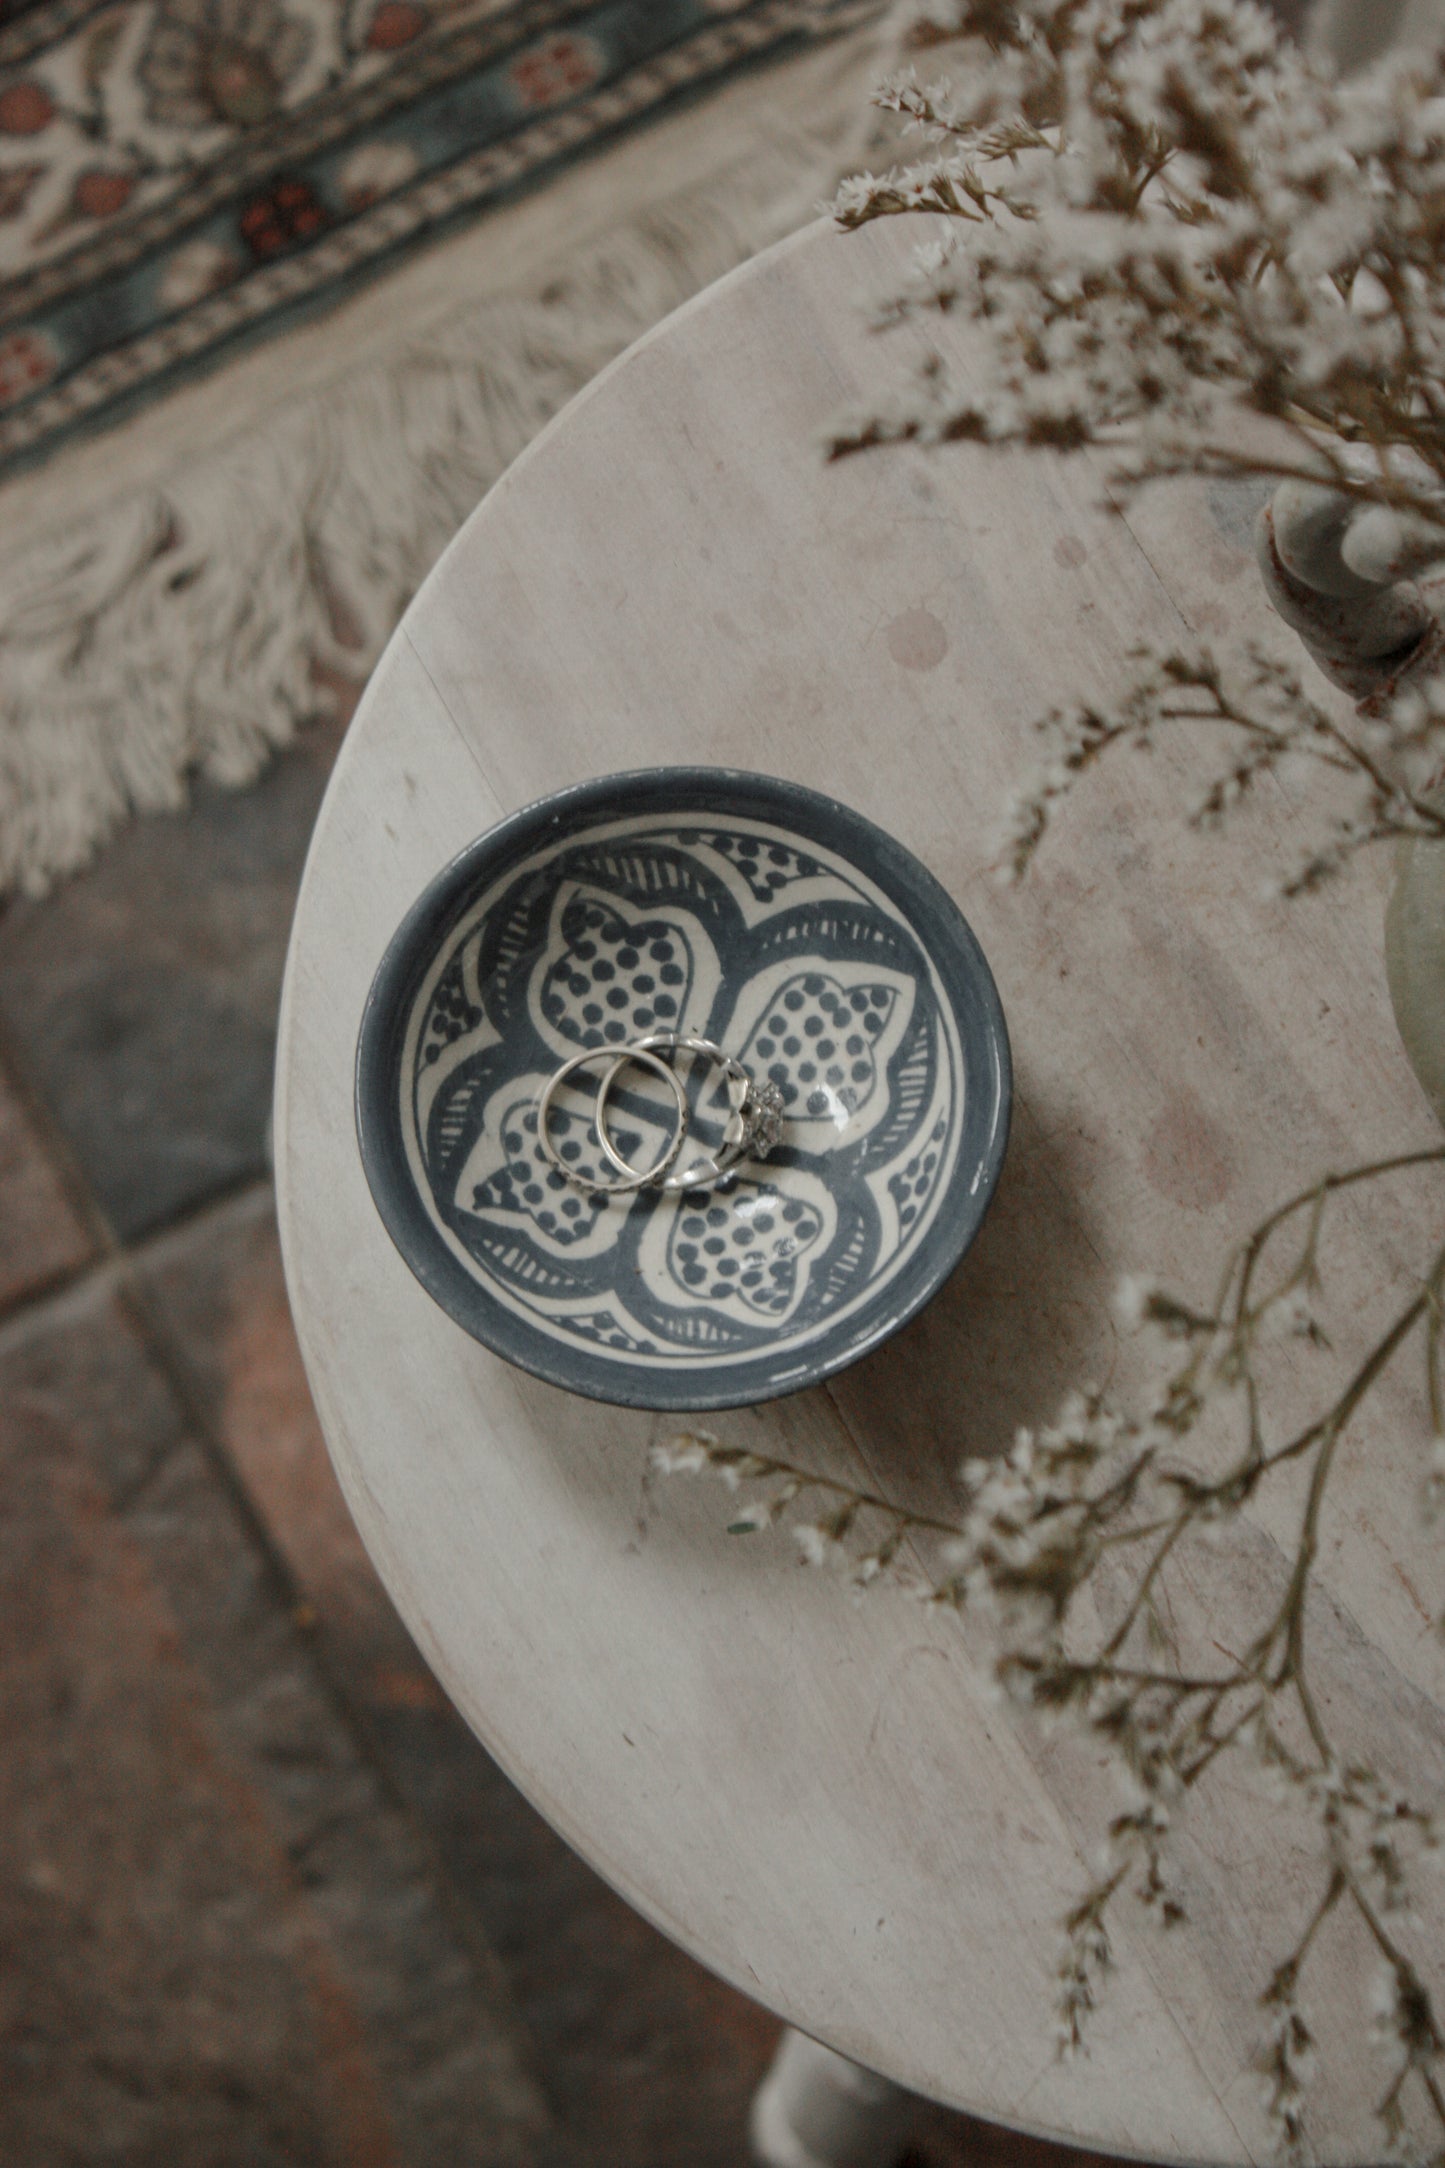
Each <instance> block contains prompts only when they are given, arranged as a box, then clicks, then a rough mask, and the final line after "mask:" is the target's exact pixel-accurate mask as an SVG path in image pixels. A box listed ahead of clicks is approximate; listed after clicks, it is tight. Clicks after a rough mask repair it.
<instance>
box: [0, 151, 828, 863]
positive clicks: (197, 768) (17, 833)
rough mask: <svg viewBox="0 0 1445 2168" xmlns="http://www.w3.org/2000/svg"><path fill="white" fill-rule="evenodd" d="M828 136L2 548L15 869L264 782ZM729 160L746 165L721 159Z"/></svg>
mask: <svg viewBox="0 0 1445 2168" xmlns="http://www.w3.org/2000/svg"><path fill="white" fill-rule="evenodd" d="M839 160H840V151H839V146H838V143H837V140H836V137H834V138H833V139H831V140H815V139H809V138H807V137H801V136H800V138H799V139H798V140H797V142H796V143H782V142H778V143H772V144H769V145H768V146H766V147H765V148H763V149H762V150H761V151H760V149H759V147H758V146H757V145H756V144H755V145H753V146H752V147H751V149H750V152H749V156H748V158H747V159H746V160H745V161H741V162H740V163H739V164H738V165H737V166H736V167H731V168H730V169H729V170H728V171H727V173H726V175H725V176H718V175H715V176H713V178H712V179H711V180H710V181H709V183H708V184H707V185H706V186H705V187H702V188H699V189H697V190H696V191H695V192H694V193H692V194H685V195H680V196H678V197H677V198H675V199H673V200H672V201H671V202H670V203H669V204H667V205H666V206H665V207H663V208H654V209H652V210H651V211H649V212H648V213H647V214H646V215H645V216H643V217H641V218H639V219H637V220H636V221H635V222H634V223H632V224H631V225H629V226H625V227H623V228H622V229H620V230H619V231H618V232H617V233H615V234H614V235H612V236H610V237H609V238H608V239H607V240H606V241H605V243H603V244H602V245H600V246H599V247H597V248H596V249H595V250H592V251H590V252H588V253H587V254H586V256H585V257H580V258H579V259H578V260H576V261H572V262H563V263H561V264H560V265H559V266H558V267H557V268H556V270H555V272H554V275H553V276H552V277H551V279H550V280H549V281H548V282H547V283H546V284H545V285H544V286H542V287H541V288H540V290H539V291H535V292H533V293H531V294H530V295H525V296H512V297H503V298H494V299H491V300H488V301H486V302H484V303H479V304H475V305H474V306H472V307H471V308H469V309H465V310H462V311H460V312H458V313H457V314H455V315H454V316H452V317H451V318H449V319H448V320H446V321H445V322H444V323H443V324H442V325H441V326H440V327H438V328H436V329H433V330H431V331H430V332H429V333H428V334H427V335H426V337H425V338H423V339H421V340H418V341H417V342H415V343H411V344H407V345H405V346H403V347H402V348H401V349H400V350H399V351H397V352H395V353H393V354H392V355H390V356H389V357H387V358H386V359H385V360H384V361H382V362H374V363H372V364H370V365H368V366H366V367H363V368H360V369H358V370H357V371H356V372H355V373H354V374H352V375H350V376H348V377H343V378H342V379H341V380H340V381H339V382H338V383H336V384H334V385H331V386H329V387H328V388H327V389H326V390H325V392H324V393H318V394H315V395H311V396H308V397H307V398H305V399H304V400H301V401H298V402H297V404H296V406H295V407H294V408H293V409H292V410H290V411H289V412H286V413H284V414H283V415H282V417H281V418H280V419H279V420H278V421H276V422H275V423H273V424H271V425H269V426H268V427H267V428H266V429H265V430H264V431H253V432H251V433H249V434H247V435H245V436H243V437H241V438H239V439H237V440H236V441H234V442H231V443H229V444H227V445H225V446H224V447H222V448H221V449H220V450H218V451H217V452H215V453H214V454H211V455H208V456H207V457H205V458H203V459H201V460H198V461H196V462H194V463H192V464H190V465H189V466H187V467H186V468H185V469H184V470H182V471H179V472H176V473H174V474H172V475H170V476H169V477H168V478H167V479H166V480H165V481H164V482H163V483H162V484H160V485H158V486H153V487H150V488H147V489H144V490H138V491H135V492H133V493H131V494H128V495H126V496H123V497H121V498H119V499H118V500H115V501H113V502H112V503H111V504H109V505H108V506H107V507H106V508H104V510H103V511H101V512H100V513H98V514H97V515H95V516H94V517H92V518H90V519H87V520H86V521H85V522H84V523H83V524H77V525H72V526H70V527H69V528H67V529H66V530H64V531H63V532H61V533H59V534H56V535H54V536H51V537H49V538H44V539H42V540H41V541H40V542H39V543H31V544H29V545H28V546H27V548H26V549H25V551H24V552H23V554H22V553H20V552H14V551H12V552H7V553H6V558H5V559H4V561H0V597H3V603H0V891H4V890H9V889H12V888H18V889H20V890H22V891H24V892H26V893H29V894H32V895H36V894H40V893H42V892H43V891H44V890H45V889H46V888H47V887H48V886H49V885H50V884H51V883H52V882H53V881H54V880H56V879H57V878H58V877H59V876H61V875H63V874H66V873H69V872H72V871H74V870H75V869H76V868H78V867H80V866H82V865H84V864H85V863H86V862H87V860H88V859H89V858H90V857H91V856H92V855H93V854H94V851H95V849H96V847H97V846H98V844H99V843H100V842H101V841H102V840H103V839H104V838H105V837H106V836H107V835H109V834H110V833H111V832H113V830H114V829H115V828H116V827H117V826H118V825H119V824H120V823H121V822H122V821H123V820H125V819H126V818H127V817H128V816H129V815H130V814H132V813H134V812H153V811H158V810H163V809H174V808H176V807H179V806H180V805H181V804H183V803H184V800H185V796H186V790H187V784H188V780H189V778H191V777H193V776H197V775H199V776H203V777H206V778H208V779H210V780H213V781H215V782H218V783H223V784H229V785H236V784H241V783H246V782H249V781H250V780H251V779H252V778H253V777H254V776H255V775H256V774H257V773H258V771H259V770H260V768H261V767H262V766H263V765H264V763H265V762H266V760H267V759H268V758H269V756H270V754H271V752H272V751H273V749H274V748H276V747H278V746H280V745H284V744H285V743H286V742H287V740H288V739H289V738H290V737H291V736H292V734H293V733H294V732H295V730H296V729H297V728H298V726H299V725H300V724H302V723H303V722H305V721H307V720H308V719H310V718H313V717H316V716H317V715H318V714H322V713H324V712H325V711H326V707H327V695H326V693H325V690H324V686H323V685H318V680H317V675H316V671H317V667H318V666H321V667H322V668H323V669H324V668H325V666H330V667H331V668H332V669H334V670H338V671H340V672H342V673H344V674H346V675H348V676H350V677H352V678H355V677H357V676H359V675H360V674H361V673H362V672H364V671H365V670H366V669H367V668H369V667H370V665H371V663H372V662H373V661H374V660H375V658H376V656H377V654H378V653H379V652H380V649H381V647H382V646H383V644H384V643H385V641H386V639H387V637H388V636H389V634H390V632H391V630H392V628H393V626H394V625H395V623H396V621H397V619H398V618H399V616H400V615H401V612H402V611H403V609H404V608H405V606H406V604H407V602H408V601H409V599H410V597H411V596H412V594H413V593H414V592H415V590H416V588H417V586H418V585H419V583H420V581H421V580H422V578H423V577H424V575H425V573H426V572H427V570H428V569H429V567H430V566H431V564H432V563H433V562H434V561H435V559H436V557H437V556H438V555H439V553H440V551H441V550H442V548H443V547H444V546H445V544H446V543H447V541H448V540H449V539H450V538H451V536H452V535H453V534H454V533H455V531H456V529H457V527H458V525H459V524H460V522H461V521H462V519H463V518H464V517H465V516H466V514H467V513H468V512H469V511H470V510H471V509H472V507H473V506H474V505H475V504H476V502H477V500H478V499H479V498H480V497H481V495H482V494H483V492H484V491H485V490H486V489H487V488H488V487H489V486H490V484H491V483H492V482H493V481H494V480H495V479H496V478H497V476H498V475H499V474H500V473H501V472H502V471H503V470H504V468H506V467H507V466H508V465H509V464H510V462H511V461H512V460H513V459H514V458H515V457H516V455H517V453H518V452H519V451H520V450H521V449H522V447H523V446H524V445H525V444H526V443H528V442H529V441H530V439H531V438H532V437H533V436H534V435H535V434H536V433H537V431H538V429H539V428H540V427H541V426H542V424H543V423H544V422H545V421H546V420H548V418H549V417H550V416H551V415H552V414H553V413H555V412H556V411H557V409H558V408H559V407H561V406H562V405H563V404H564V402H565V401H566V400H567V399H568V398H570V397H571V396H572V394H573V393H574V392H575V391H577V390H578V389H579V388H580V387H581V386H582V385H583V384H585V383H586V382H587V381H588V380H589V378H591V377H592V376H594V375H595V374H596V372H597V371H598V369H600V368H601V367H602V366H603V365H604V363H606V362H607V361H609V360H610V359H611V358H612V357H613V356H614V355H615V354H617V353H619V352H621V351H622V349H623V348H624V347H625V346H627V345H628V344H629V343H630V342H631V341H632V340H633V339H634V338H635V337H637V336H638V334H639V333H640V332H642V331H643V330H645V329H646V328H647V327H648V326H649V325H651V324H653V323H655V322H657V321H658V320H659V319H660V318H661V317H662V316H664V315H666V314H667V313H668V311H669V310H671V309H673V308H675V307H676V306H677V305H678V304H679V303H680V302H682V301H684V300H686V299H687V298H688V297H689V296H690V295H691V294H693V293H694V292H696V291H697V290H698V289H699V288H701V287H702V286H704V285H706V284H707V283H708V282H709V281H711V280H712V279H714V278H717V277H719V276H720V275H721V274H722V273H723V272H725V271H727V270H729V269H731V268H732V267H733V266H734V265H735V264H737V263H740V262H742V261H743V260H745V259H746V258H747V257H748V256H749V255H751V254H753V253H754V252H755V251H756V250H757V249H758V248H760V247H762V246H765V245H766V244H767V243H768V242H770V241H772V240H774V239H777V238H779V237H780V236H781V235H783V234H785V233H787V232H789V231H792V230H793V229H794V228H795V227H796V226H798V225H799V224H801V223H802V222H803V221H804V220H805V219H807V218H808V217H810V216H812V215H813V214H814V213H815V211H816V209H817V207H818V199H819V198H820V197H821V196H822V195H823V194H825V193H826V191H827V190H828V188H829V186H830V184H831V181H832V179H833V176H834V173H835V171H836V169H837V167H838V164H839ZM724 178H725V181H726V185H721V182H722V181H723V180H724Z"/></svg>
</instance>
